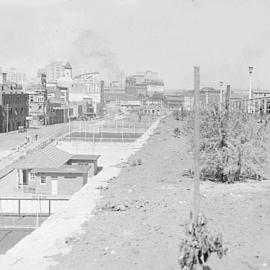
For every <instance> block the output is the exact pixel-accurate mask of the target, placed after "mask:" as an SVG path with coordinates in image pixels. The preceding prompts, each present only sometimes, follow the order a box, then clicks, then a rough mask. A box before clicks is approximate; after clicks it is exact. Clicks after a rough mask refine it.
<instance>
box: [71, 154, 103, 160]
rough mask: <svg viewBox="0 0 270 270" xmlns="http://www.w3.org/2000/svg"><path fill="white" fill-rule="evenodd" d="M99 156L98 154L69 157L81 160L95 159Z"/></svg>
mask: <svg viewBox="0 0 270 270" xmlns="http://www.w3.org/2000/svg"><path fill="white" fill-rule="evenodd" d="M100 157H101V156H100V155H73V156H72V157H71V159H72V160H80V159H83V160H93V161H96V160H98V159H99V158H100Z"/></svg>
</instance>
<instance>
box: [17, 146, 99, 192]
mask: <svg viewBox="0 0 270 270" xmlns="http://www.w3.org/2000/svg"><path fill="white" fill-rule="evenodd" d="M99 157H100V156H99V155H72V154H70V153H68V152H66V151H64V150H61V149H59V148H57V147H55V146H52V145H49V146H47V147H46V148H43V149H41V150H39V151H36V152H34V153H31V154H29V155H27V156H26V157H25V158H24V159H21V160H20V161H18V162H17V163H16V164H15V168H16V169H17V172H18V183H17V187H18V188H20V189H23V191H24V192H27V193H34V194H42V195H71V194H73V193H74V192H76V191H78V190H79V189H80V188H81V187H82V186H83V185H85V184H86V183H87V181H88V178H89V177H93V176H94V175H96V174H97V173H98V164H97V162H98V159H99Z"/></svg>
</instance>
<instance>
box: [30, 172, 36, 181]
mask: <svg viewBox="0 0 270 270" xmlns="http://www.w3.org/2000/svg"><path fill="white" fill-rule="evenodd" d="M35 180H36V175H35V174H34V173H30V181H35Z"/></svg>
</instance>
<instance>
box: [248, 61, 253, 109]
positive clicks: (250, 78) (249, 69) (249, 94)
mask: <svg viewBox="0 0 270 270" xmlns="http://www.w3.org/2000/svg"><path fill="white" fill-rule="evenodd" d="M248 72H249V89H248V99H249V102H248V103H249V104H248V112H249V113H252V111H253V106H252V102H251V99H252V73H253V67H252V66H249V67H248Z"/></svg>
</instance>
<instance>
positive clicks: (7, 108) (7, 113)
mask: <svg viewBox="0 0 270 270" xmlns="http://www.w3.org/2000/svg"><path fill="white" fill-rule="evenodd" d="M10 109H11V107H10V106H9V105H8V104H7V105H6V106H5V107H4V110H5V111H6V115H7V117H6V120H7V125H6V133H7V134H8V121H9V119H8V116H9V110H10Z"/></svg>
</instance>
